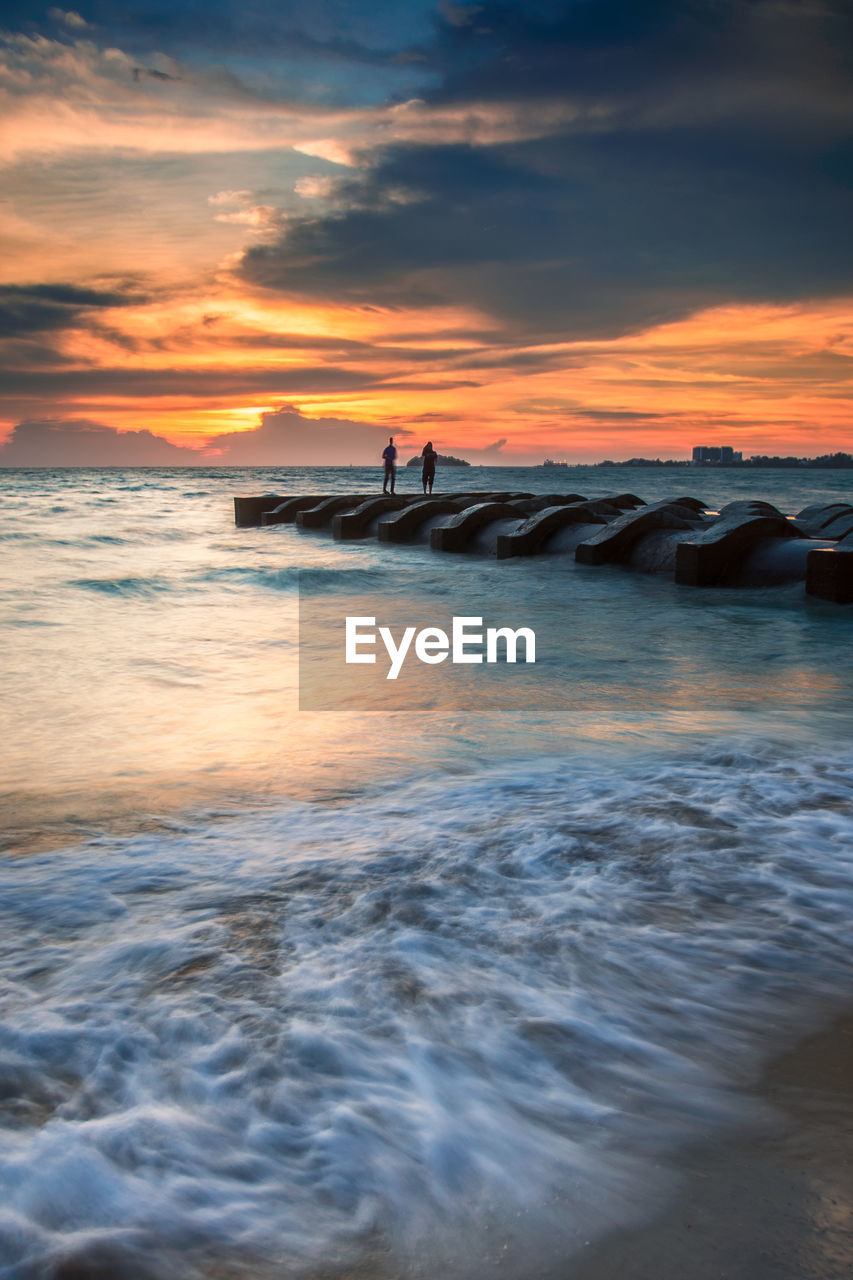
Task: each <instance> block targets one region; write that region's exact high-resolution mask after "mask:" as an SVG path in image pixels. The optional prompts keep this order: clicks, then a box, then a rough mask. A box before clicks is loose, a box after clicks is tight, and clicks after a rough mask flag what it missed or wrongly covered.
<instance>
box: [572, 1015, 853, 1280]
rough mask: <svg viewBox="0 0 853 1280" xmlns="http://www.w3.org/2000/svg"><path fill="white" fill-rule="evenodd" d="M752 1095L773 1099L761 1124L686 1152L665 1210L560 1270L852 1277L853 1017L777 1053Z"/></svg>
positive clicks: (612, 1276) (725, 1277) (608, 1279)
mask: <svg viewBox="0 0 853 1280" xmlns="http://www.w3.org/2000/svg"><path fill="white" fill-rule="evenodd" d="M755 1094H756V1101H757V1102H758V1103H760V1104H761V1109H762V1110H764V1109H768V1108H769V1109H770V1110H769V1114H767V1117H766V1119H765V1120H764V1121H763V1122H762V1123H761V1124H760V1127H759V1128H757V1131H756V1132H753V1133H751V1134H749V1135H747V1136H744V1135H741V1136H740V1137H738V1138H737V1139H736V1140H735V1141H732V1140H729V1141H726V1142H720V1143H719V1144H707V1143H706V1144H701V1145H697V1146H694V1147H691V1148H690V1149H688V1150H687V1151H685V1152H684V1153H683V1154H682V1157H681V1159H680V1161H679V1168H680V1172H681V1174H682V1177H683V1184H682V1187H681V1189H680V1191H678V1192H677V1193H676V1196H675V1197H674V1199H672V1200H671V1201H670V1202H669V1204H668V1206H667V1208H666V1209H665V1211H664V1212H663V1213H662V1214H661V1215H660V1216H659V1217H658V1218H656V1219H655V1220H654V1221H652V1222H650V1223H648V1224H646V1225H645V1226H642V1227H638V1228H634V1229H632V1230H628V1231H624V1232H617V1233H615V1234H613V1235H611V1236H608V1237H607V1238H606V1239H604V1240H603V1241H601V1242H600V1243H598V1244H597V1245H593V1246H590V1248H589V1249H588V1250H587V1251H586V1252H585V1254H584V1256H583V1257H582V1258H581V1259H580V1260H579V1261H578V1262H577V1263H576V1264H575V1265H572V1266H571V1267H570V1268H569V1269H568V1270H567V1271H564V1272H563V1280H670V1278H672V1280H850V1277H851V1276H853V1017H850V1018H847V1019H845V1020H843V1021H840V1022H838V1023H836V1024H835V1025H834V1026H833V1027H832V1028H830V1030H828V1031H826V1032H822V1033H821V1034H819V1035H816V1036H812V1037H810V1038H809V1039H808V1040H806V1041H804V1042H803V1043H801V1044H800V1045H799V1046H797V1048H795V1049H794V1050H792V1051H791V1052H790V1053H787V1054H785V1055H783V1056H782V1057H781V1058H778V1059H777V1060H776V1061H775V1062H774V1063H773V1064H772V1065H771V1067H770V1068H769V1069H768V1071H767V1072H766V1073H765V1076H764V1078H763V1080H762V1081H761V1083H760V1085H759V1086H758V1088H757V1089H756V1090H755ZM549 1280H551V1278H550V1277H549ZM553 1280H556V1277H554V1278H553Z"/></svg>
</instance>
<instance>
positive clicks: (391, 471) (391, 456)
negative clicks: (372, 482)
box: [382, 436, 397, 493]
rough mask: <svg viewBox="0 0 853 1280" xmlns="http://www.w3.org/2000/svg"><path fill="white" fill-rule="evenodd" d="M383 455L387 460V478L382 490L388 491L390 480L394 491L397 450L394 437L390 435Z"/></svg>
mask: <svg viewBox="0 0 853 1280" xmlns="http://www.w3.org/2000/svg"><path fill="white" fill-rule="evenodd" d="M382 457H383V459H384V461H385V478H384V480H383V481H382V492H383V493H387V492H388V484H389V481H390V484H391V492H392V493H393V492H394V483H395V481H396V479H397V450H396V448H395V446H394V437H393V436H389V437H388V443H387V444H386V446H385V448H384V449H383V450H382Z"/></svg>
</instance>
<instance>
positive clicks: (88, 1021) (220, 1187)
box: [0, 748, 853, 1280]
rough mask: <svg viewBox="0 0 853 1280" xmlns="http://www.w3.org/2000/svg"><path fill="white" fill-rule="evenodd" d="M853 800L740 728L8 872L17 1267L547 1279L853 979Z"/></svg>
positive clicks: (44, 1271) (818, 770)
mask: <svg viewBox="0 0 853 1280" xmlns="http://www.w3.org/2000/svg"><path fill="white" fill-rule="evenodd" d="M851 799H853V762H851V761H849V760H846V761H843V762H841V763H839V762H837V761H835V760H822V761H821V760H810V761H804V760H798V759H796V758H793V757H791V758H787V759H780V758H778V753H774V752H772V751H770V750H767V751H765V752H762V751H756V750H755V749H754V748H743V749H738V748H731V749H725V750H719V751H716V752H714V753H709V754H706V755H704V756H701V757H697V758H695V759H693V760H690V761H678V760H667V761H660V762H657V763H656V764H653V765H652V764H646V765H645V766H643V767H638V768H637V769H635V770H633V771H631V772H629V773H628V774H627V775H625V774H619V773H617V772H616V771H615V770H609V771H608V770H602V769H601V768H598V769H597V768H595V767H593V766H592V765H589V766H587V767H581V766H576V765H575V764H572V765H571V767H569V766H567V765H565V764H550V765H548V766H547V767H545V766H540V767H537V768H533V767H528V768H524V767H519V768H516V769H514V770H512V771H510V770H500V771H491V772H488V773H484V774H482V775H478V776H475V777H470V778H467V779H454V780H452V781H445V782H436V781H435V780H430V781H426V782H422V783H415V784H413V785H411V786H408V787H406V788H402V789H400V790H399V791H397V792H396V793H395V794H393V795H392V796H387V795H384V796H376V797H373V798H369V799H361V800H358V801H354V802H349V803H347V804H345V805H341V806H338V807H332V806H318V805H288V806H286V807H283V808H281V809H279V810H277V811H272V812H266V813H262V814H257V815H246V816H243V817H239V818H237V819H232V820H230V821H227V822H225V821H218V822H212V823H211V824H210V825H208V826H206V827H204V828H196V829H189V830H186V831H184V832H179V833H176V834H175V835H174V836H172V837H170V838H167V839H165V840H164V839H163V838H162V837H160V838H159V839H155V838H154V837H151V836H139V837H138V838H135V839H128V840H124V841H122V842H120V843H118V844H116V843H115V842H114V841H109V840H107V839H106V838H104V839H102V840H96V841H93V842H91V843H90V844H89V845H87V846H85V847H83V848H78V849H74V850H70V851H67V852H65V853H64V854H61V855H54V856H49V857H47V856H43V857H38V858H33V859H28V860H25V861H24V860H20V861H16V862H13V861H6V862H5V863H3V864H0V892H1V893H2V901H3V903H4V904H5V905H4V910H3V930H2V949H3V966H2V988H0V994H2V1000H3V1009H4V1022H3V1051H2V1056H0V1098H3V1099H4V1100H5V1101H4V1103H3V1107H4V1109H5V1112H6V1123H7V1129H6V1136H5V1142H4V1151H3V1155H2V1157H0V1187H2V1203H3V1205H4V1210H3V1214H2V1215H0V1258H2V1257H3V1254H4V1253H5V1259H6V1266H5V1269H2V1270H0V1275H2V1276H3V1277H4V1280H22V1278H23V1277H29V1276H35V1275H51V1274H53V1272H52V1268H53V1267H54V1266H55V1265H56V1264H57V1260H58V1259H62V1258H67V1257H69V1256H75V1257H76V1256H78V1255H79V1256H83V1257H86V1256H92V1257H98V1256H101V1255H102V1254H103V1251H104V1250H107V1253H108V1256H109V1257H112V1258H113V1259H114V1261H113V1263H112V1264H111V1265H112V1267H113V1270H112V1272H111V1274H115V1275H116V1276H119V1275H123V1274H125V1271H126V1273H127V1274H131V1273H132V1269H133V1267H134V1266H136V1267H141V1268H142V1271H143V1273H144V1274H146V1275H147V1274H153V1275H157V1276H161V1277H164V1276H167V1275H168V1276H169V1277H176V1276H183V1275H197V1274H205V1273H206V1271H207V1270H208V1268H214V1263H215V1265H216V1266H218V1267H220V1271H218V1272H217V1274H223V1272H222V1270H221V1268H223V1267H227V1265H229V1264H230V1265H233V1266H234V1267H235V1268H236V1271H235V1274H239V1271H240V1266H241V1265H242V1266H243V1267H244V1268H245V1269H250V1268H249V1262H251V1267H252V1268H253V1269H254V1270H253V1274H265V1268H269V1271H270V1274H273V1273H274V1274H276V1275H279V1276H283V1275H284V1276H286V1275H291V1274H298V1273H300V1274H301V1273H302V1272H303V1271H304V1270H305V1269H306V1268H307V1269H310V1268H311V1267H312V1266H316V1265H319V1264H320V1263H322V1264H323V1265H331V1264H332V1263H336V1262H340V1263H341V1265H344V1264H345V1263H348V1262H350V1261H352V1260H353V1259H354V1258H358V1257H363V1256H368V1257H371V1258H374V1260H375V1258H376V1257H379V1256H382V1257H385V1258H386V1259H387V1258H388V1257H390V1258H391V1260H392V1263H391V1265H392V1270H393V1266H403V1265H406V1266H408V1268H409V1272H408V1273H409V1274H413V1275H420V1274H422V1275H424V1276H434V1275H436V1274H443V1275H460V1276H461V1275H474V1274H477V1272H478V1271H484V1270H485V1271H487V1272H488V1270H489V1267H493V1266H494V1265H495V1264H496V1262H497V1260H498V1259H503V1260H504V1261H503V1262H502V1264H501V1270H502V1273H503V1274H507V1275H529V1274H531V1273H532V1271H531V1267H532V1266H533V1264H532V1262H531V1259H540V1260H543V1259H547V1257H548V1256H549V1254H551V1253H554V1254H558V1253H567V1252H569V1251H570V1250H571V1249H572V1248H574V1247H575V1246H578V1245H583V1243H584V1242H585V1241H588V1240H589V1239H590V1238H591V1237H592V1235H593V1234H594V1233H595V1232H596V1231H599V1230H601V1229H603V1228H604V1227H605V1226H608V1225H611V1224H612V1223H614V1222H620V1223H624V1222H626V1221H627V1220H628V1219H629V1218H630V1217H631V1216H632V1215H634V1214H637V1213H639V1212H641V1211H642V1209H643V1208H644V1206H646V1207H647V1206H648V1203H649V1200H650V1198H652V1199H653V1198H654V1197H655V1196H656V1195H658V1194H660V1192H661V1190H662V1187H661V1182H660V1174H659V1172H658V1169H659V1163H660V1159H661V1155H662V1153H663V1152H664V1151H665V1150H666V1149H667V1148H669V1147H671V1146H673V1145H674V1144H675V1143H677V1142H679V1141H680V1140H682V1139H684V1138H687V1137H690V1136H693V1135H695V1134H696V1133H697V1132H698V1130H699V1129H700V1128H702V1129H707V1127H708V1126H709V1125H717V1124H719V1125H722V1124H726V1123H729V1122H731V1121H733V1120H736V1119H738V1118H739V1116H740V1106H741V1103H740V1102H739V1095H738V1091H737V1088H736V1086H740V1085H742V1084H743V1083H744V1081H745V1080H748V1079H749V1078H750V1076H751V1075H752V1074H753V1073H754V1072H755V1070H756V1069H757V1065H758V1062H759V1059H760V1056H761V1054H762V1053H766V1052H767V1050H768V1045H770V1046H773V1045H774V1044H775V1043H781V1042H782V1041H783V1040H784V1037H785V1035H786V1034H788V1035H789V1034H791V1030H792V1028H794V1029H796V1028H797V1027H798V1026H799V1027H805V1026H806V1025H807V1024H808V1021H809V1019H810V1018H814V1017H815V1016H820V1014H821V1013H824V1014H826V1013H827V1011H829V1010H831V1009H832V1008H833V1006H834V1003H835V1002H836V1001H837V999H838V995H837V993H838V991H839V990H841V991H843V990H845V989H847V987H848V985H849V981H850V976H851V960H850V956H849V948H848V945H847V941H848V929H849V920H850V917H851V913H853V874H851V872H853V841H852V840H851V835H853V821H851V817H850V814H851V812H853V806H852V805H851ZM768 1028H769V1029H770V1035H769V1037H768V1035H767V1034H766V1033H767V1029H768ZM774 1028H778V1032H779V1033H778V1036H777V1035H775V1034H774V1032H773V1029H774ZM98 1251H101V1252H100V1254H99V1252H98ZM110 1251H112V1252H110ZM388 1251H390V1253H389V1252H388ZM116 1259H117V1261H116ZM241 1260H242V1262H241ZM376 1265H377V1266H378V1263H376ZM146 1268H147V1270H146ZM379 1269H380V1271H381V1267H380V1268H379Z"/></svg>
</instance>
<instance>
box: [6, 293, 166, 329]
mask: <svg viewBox="0 0 853 1280" xmlns="http://www.w3.org/2000/svg"><path fill="white" fill-rule="evenodd" d="M140 300H141V299H140V298H139V297H138V296H132V295H128V294H125V293H119V292H110V291H104V290H99V289H85V288H79V287H78V286H76V285H70V284H36V285H0V338H14V337H18V336H19V335H22V334H25V333H43V332H47V331H49V330H52V329H67V328H69V327H70V326H72V325H74V324H75V323H76V322H77V321H78V319H79V318H80V317H81V316H82V315H84V314H85V313H88V312H93V311H102V310H105V309H108V308H111V307H124V306H130V305H131V304H132V303H138V302H139V301H140Z"/></svg>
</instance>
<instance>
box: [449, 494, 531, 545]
mask: <svg viewBox="0 0 853 1280" xmlns="http://www.w3.org/2000/svg"><path fill="white" fill-rule="evenodd" d="M507 518H511V519H515V520H518V521H521V520H523V518H524V517H523V515H522V513H521V512H520V511H519V510H518V509H517V508H516V507H511V506H510V505H509V503H508V502H478V503H477V504H476V506H473V507H468V509H467V511H460V513H459V515H458V516H453V517H452V518H451V519H450V520H448V522H447V524H446V525H443V526H441V527H439V528H436V529H432V530H431V531H430V535H429V545H430V547H431V548H432V550H433V551H464V550H465V548H466V547H467V546H468V544H469V543H470V541H471V539H472V538H473V537H474V534H475V533H477V531H478V530H479V529H482V528H483V526H484V525H487V524H490V523H491V522H492V521H493V520H505V519H507Z"/></svg>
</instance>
